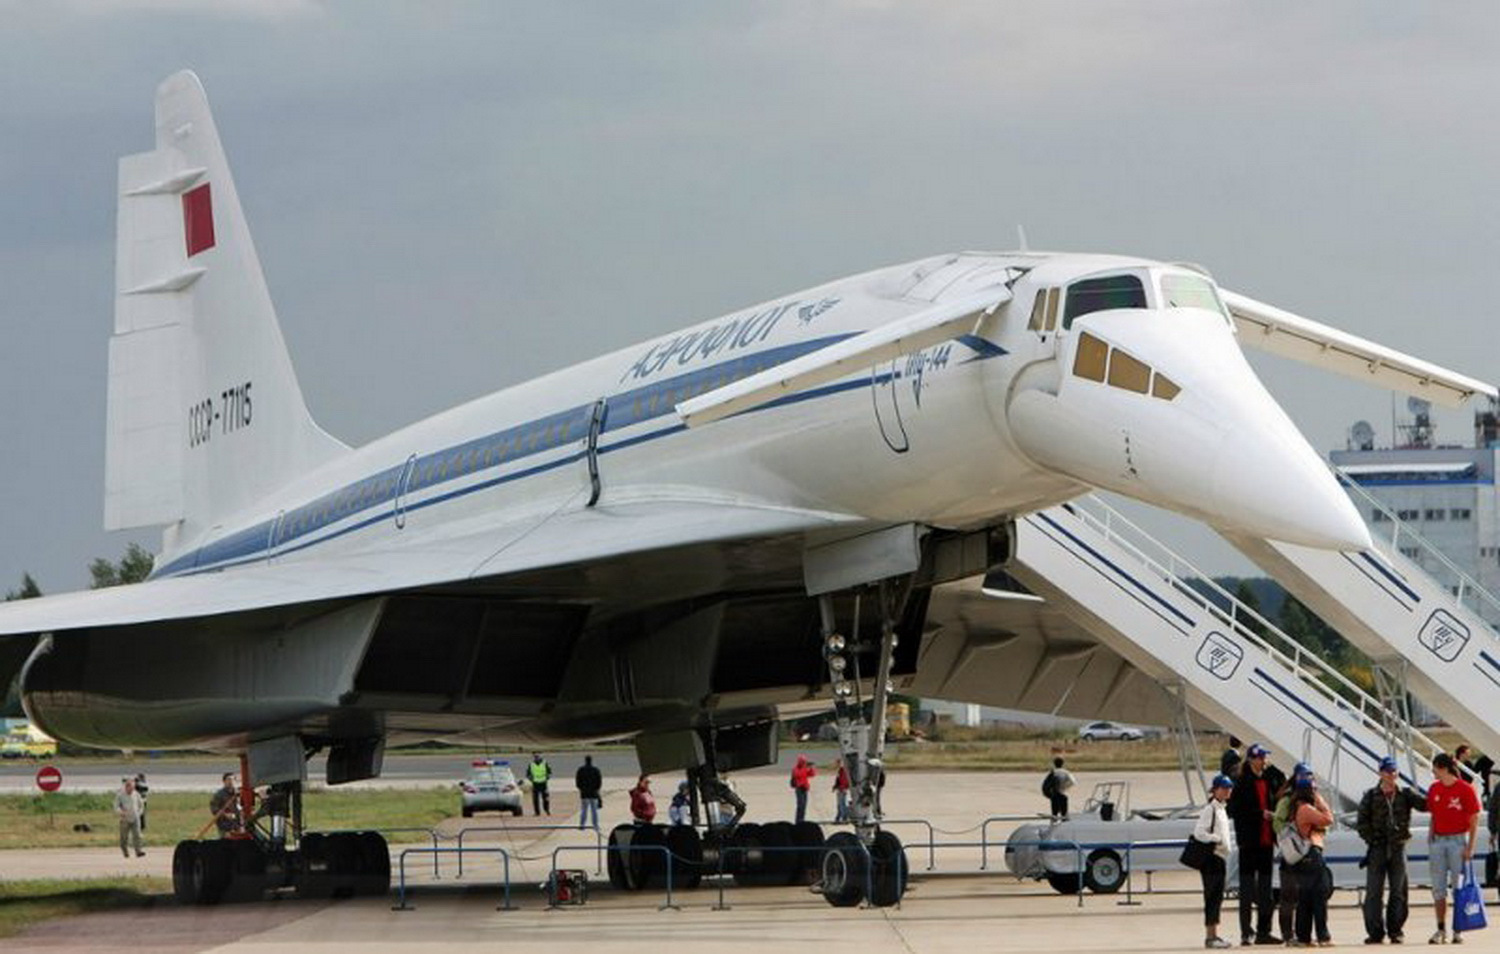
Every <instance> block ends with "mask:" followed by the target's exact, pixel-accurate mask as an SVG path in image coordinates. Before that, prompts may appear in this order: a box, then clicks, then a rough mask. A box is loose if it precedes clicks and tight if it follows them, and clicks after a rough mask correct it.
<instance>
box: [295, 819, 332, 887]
mask: <svg viewBox="0 0 1500 954" xmlns="http://www.w3.org/2000/svg"><path fill="white" fill-rule="evenodd" d="M297 856H298V857H297V861H298V865H297V876H296V878H295V879H294V883H295V884H296V888H297V897H299V898H308V899H312V900H318V899H322V898H326V897H328V896H329V894H331V893H332V891H333V878H332V877H331V874H332V873H331V872H330V871H329V870H328V861H329V859H328V836H327V835H324V834H321V833H319V832H312V833H311V834H307V835H303V836H302V840H301V844H300V845H299V846H298V852H297Z"/></svg>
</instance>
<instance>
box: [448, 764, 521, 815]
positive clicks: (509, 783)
mask: <svg viewBox="0 0 1500 954" xmlns="http://www.w3.org/2000/svg"><path fill="white" fill-rule="evenodd" d="M458 786H459V790H460V791H462V793H463V797H462V803H463V804H462V807H463V815H464V817H465V818H471V817H473V815H474V813H475V812H510V813H511V814H512V815H520V814H521V786H520V785H518V784H516V776H515V773H514V772H512V771H511V770H510V760H509V759H475V760H474V761H473V762H471V763H470V764H469V777H468V778H466V779H464V780H463V781H462V782H459V783H458Z"/></svg>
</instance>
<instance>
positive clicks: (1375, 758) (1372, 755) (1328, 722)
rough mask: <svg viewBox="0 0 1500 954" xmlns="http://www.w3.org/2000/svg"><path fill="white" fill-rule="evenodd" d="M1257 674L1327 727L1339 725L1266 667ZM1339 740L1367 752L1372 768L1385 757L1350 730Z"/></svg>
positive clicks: (1258, 668)
mask: <svg viewBox="0 0 1500 954" xmlns="http://www.w3.org/2000/svg"><path fill="white" fill-rule="evenodd" d="M1255 674H1256V675H1257V676H1260V677H1261V678H1262V679H1264V680H1265V681H1266V682H1268V683H1270V684H1271V685H1272V686H1274V687H1276V689H1278V690H1279V691H1280V692H1281V693H1282V695H1284V696H1286V697H1287V698H1288V699H1290V700H1292V701H1293V702H1295V703H1296V704H1297V705H1299V706H1301V707H1302V708H1303V709H1305V710H1307V711H1308V712H1310V713H1312V714H1313V715H1314V716H1316V717H1317V718H1318V720H1319V721H1321V722H1322V723H1323V725H1324V727H1325V728H1329V729H1333V728H1337V725H1336V724H1335V723H1334V721H1333V720H1332V719H1330V718H1328V717H1327V716H1325V715H1324V714H1323V713H1322V712H1319V711H1318V710H1317V709H1315V708H1313V706H1312V705H1311V704H1309V703H1308V702H1307V700H1305V699H1303V698H1302V697H1301V696H1299V695H1297V694H1296V693H1295V692H1293V691H1292V690H1290V689H1288V688H1287V687H1286V686H1283V685H1282V684H1281V683H1280V682H1278V681H1277V680H1276V679H1275V677H1273V676H1272V675H1271V674H1270V673H1268V672H1266V671H1265V670H1264V669H1262V668H1260V667H1259V666H1256V667H1255ZM1262 691H1264V690H1262ZM1268 694H1269V693H1268ZM1272 698H1275V697H1274V696H1273V697H1272ZM1334 704H1335V705H1339V706H1343V705H1345V703H1343V702H1335V703H1334ZM1304 721H1307V720H1305V719H1304ZM1339 740H1340V747H1341V748H1342V747H1343V746H1342V743H1344V742H1347V743H1348V744H1349V745H1351V746H1353V747H1354V748H1355V749H1358V750H1359V751H1360V752H1363V753H1364V754H1365V756H1366V757H1367V758H1369V760H1370V767H1371V768H1376V769H1378V768H1379V767H1380V760H1381V759H1382V758H1384V756H1382V755H1380V754H1378V753H1377V752H1375V750H1373V749H1371V748H1370V747H1369V746H1367V745H1365V744H1364V743H1363V742H1361V741H1360V740H1359V739H1356V738H1354V737H1353V736H1351V735H1350V734H1349V733H1348V732H1343V733H1340V734H1339ZM1401 778H1402V779H1404V780H1405V781H1406V783H1407V784H1408V785H1415V784H1416V782H1415V781H1414V780H1413V779H1411V778H1410V777H1409V776H1407V775H1406V774H1404V773H1403V774H1402V775H1401Z"/></svg>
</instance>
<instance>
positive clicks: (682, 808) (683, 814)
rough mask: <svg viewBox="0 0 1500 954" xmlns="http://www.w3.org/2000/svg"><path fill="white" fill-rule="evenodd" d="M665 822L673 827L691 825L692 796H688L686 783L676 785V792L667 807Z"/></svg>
mask: <svg viewBox="0 0 1500 954" xmlns="http://www.w3.org/2000/svg"><path fill="white" fill-rule="evenodd" d="M667 820H668V821H669V822H671V823H672V825H673V826H677V825H691V824H692V823H693V805H692V796H690V795H689V794H688V783H687V782H686V781H682V782H678V783H677V792H676V793H675V794H674V795H673V796H672V804H670V805H668V806H667Z"/></svg>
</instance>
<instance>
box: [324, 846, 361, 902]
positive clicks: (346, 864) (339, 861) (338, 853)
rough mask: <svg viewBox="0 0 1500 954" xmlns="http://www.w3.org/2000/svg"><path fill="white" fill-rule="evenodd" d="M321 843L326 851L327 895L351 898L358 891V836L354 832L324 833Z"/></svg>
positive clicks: (359, 855) (359, 856) (359, 861)
mask: <svg viewBox="0 0 1500 954" xmlns="http://www.w3.org/2000/svg"><path fill="white" fill-rule="evenodd" d="M324 837H325V841H324V842H323V844H324V845H325V846H326V849H327V853H328V875H329V887H330V890H329V895H330V896H331V897H335V898H352V897H354V896H355V894H357V893H358V890H359V883H360V874H361V869H362V867H363V865H362V862H363V860H364V859H363V854H362V852H361V851H360V844H359V836H358V835H357V834H355V833H354V832H344V831H340V832H335V833H333V834H331V835H326V836H324Z"/></svg>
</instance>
